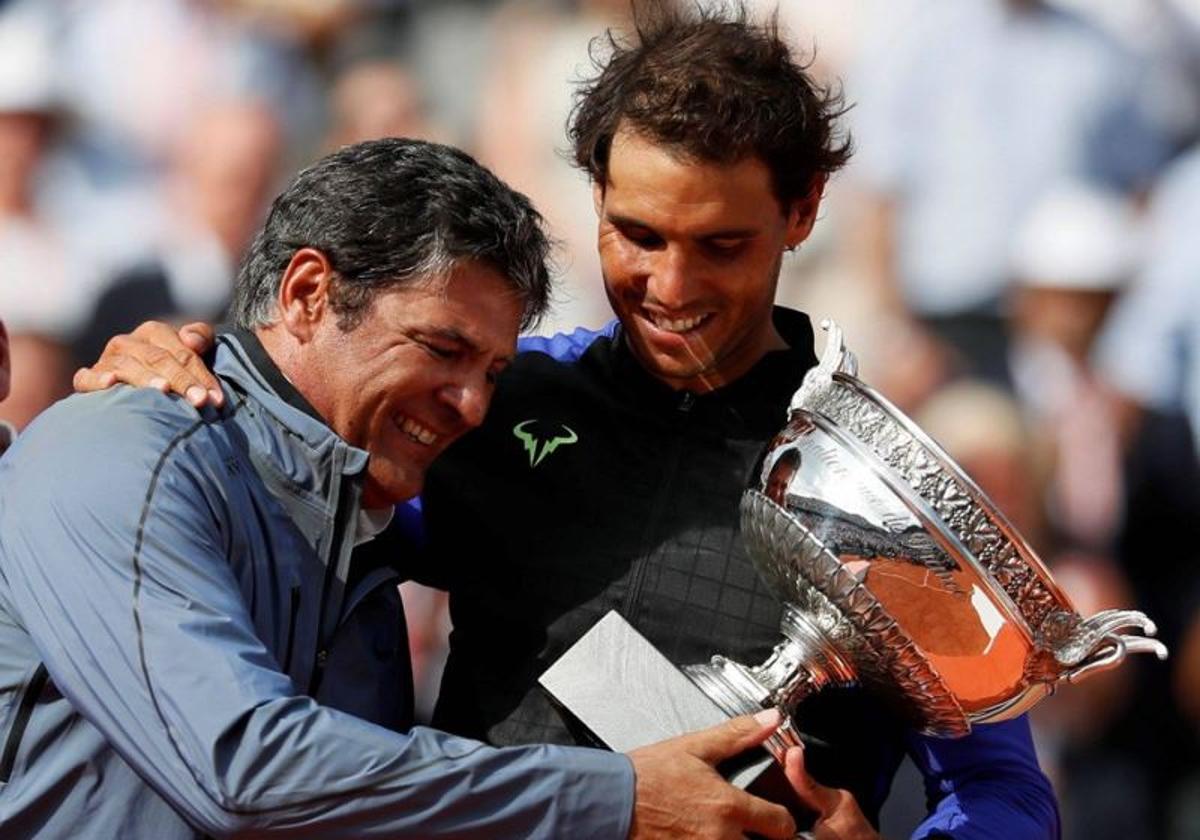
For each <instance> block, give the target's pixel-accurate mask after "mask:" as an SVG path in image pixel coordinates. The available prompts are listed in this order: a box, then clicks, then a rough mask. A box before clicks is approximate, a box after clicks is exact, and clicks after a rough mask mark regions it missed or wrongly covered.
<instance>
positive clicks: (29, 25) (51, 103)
mask: <svg viewBox="0 0 1200 840" xmlns="http://www.w3.org/2000/svg"><path fill="white" fill-rule="evenodd" d="M52 71H53V54H52V49H51V33H50V30H49V28H48V27H47V26H46V23H45V20H44V19H43V18H41V17H40V16H38V15H35V14H33V13H32V12H31V11H29V9H28V8H25V7H19V6H18V7H13V8H5V9H3V10H0V263H2V265H3V269H0V271H2V272H3V274H2V277H3V279H2V280H0V312H3V313H4V315H5V318H6V320H7V322H8V330H9V335H8V339H7V343H8V346H7V348H6V351H5V361H6V363H9V364H11V366H12V369H13V371H15V373H14V375H13V378H12V382H13V384H12V387H11V394H10V398H9V399H8V400H7V402H5V404H4V405H3V407H0V418H3V419H4V420H6V421H8V422H9V423H11V424H12V425H13V426H15V427H16V428H18V429H21V428H23V427H24V426H25V425H26V424H27V423H28V422H29V420H30V419H32V418H33V417H34V416H35V415H36V414H37V413H38V412H40V411H41V410H42V409H43V408H45V407H46V406H47V405H49V404H50V403H51V402H53V401H54V400H56V399H58V398H59V397H62V396H65V395H66V393H67V392H68V391H69V386H70V364H69V361H68V357H67V353H66V349H65V346H64V342H65V341H66V339H67V337H68V336H69V335H70V334H71V333H72V332H73V330H74V329H76V328H77V326H78V325H79V323H80V320H81V319H82V317H83V314H84V311H85V306H86V301H85V300H84V298H83V296H82V295H81V294H80V292H79V290H78V289H75V288H73V287H72V286H71V285H70V284H69V282H68V274H69V272H68V259H67V256H66V253H65V248H64V247H63V243H62V242H61V239H60V237H59V236H58V234H57V232H56V231H54V230H53V229H52V228H51V227H50V225H49V224H48V223H47V222H46V220H45V219H44V218H43V217H42V216H41V214H40V213H39V211H38V208H37V206H36V201H35V193H36V189H37V184H38V179H39V176H40V175H41V174H42V165H43V161H44V158H45V154H46V150H47V148H48V146H49V142H50V138H51V135H52V132H53V129H54V127H55V125H56V124H57V122H58V120H59V106H58V99H57V91H56V90H55V87H54V83H53V79H54V73H53V72H52Z"/></svg>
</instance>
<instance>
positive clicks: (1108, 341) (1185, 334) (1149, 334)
mask: <svg viewBox="0 0 1200 840" xmlns="http://www.w3.org/2000/svg"><path fill="white" fill-rule="evenodd" d="M1198 229H1200V145H1198V146H1196V147H1195V148H1194V149H1193V150H1192V151H1191V152H1190V153H1189V154H1187V155H1185V156H1184V157H1183V158H1181V159H1180V160H1179V161H1177V162H1176V163H1175V164H1174V165H1173V166H1172V167H1171V169H1170V170H1169V171H1168V172H1167V173H1166V174H1165V175H1164V176H1163V178H1162V181H1161V182H1160V184H1159V186H1158V188H1157V189H1156V191H1155V194H1154V196H1153V200H1152V203H1151V207H1150V218H1149V221H1148V231H1147V246H1148V247H1147V252H1146V253H1147V261H1148V262H1147V265H1146V268H1145V271H1144V272H1143V273H1142V275H1141V276H1140V277H1139V278H1138V281H1137V282H1136V283H1135V284H1133V286H1132V288H1131V289H1130V290H1129V293H1128V294H1127V295H1126V296H1125V298H1124V299H1123V300H1122V301H1121V304H1120V306H1119V307H1118V308H1117V309H1116V311H1115V312H1114V313H1113V319H1112V323H1111V324H1110V326H1109V328H1108V329H1107V330H1106V332H1105V334H1104V336H1103V337H1102V340H1101V344H1100V348H1099V356H1100V358H1099V364H1100V366H1101V368H1102V370H1103V371H1104V374H1105V376H1106V377H1107V378H1108V379H1109V381H1111V382H1112V383H1113V385H1114V386H1115V387H1116V388H1117V389H1118V391H1119V392H1120V393H1121V394H1122V395H1124V396H1125V397H1126V398H1127V399H1128V400H1130V401H1131V402H1132V403H1133V404H1135V405H1137V406H1142V407H1146V408H1153V409H1156V410H1159V411H1163V412H1183V413H1184V414H1186V415H1187V416H1188V418H1189V420H1190V421H1191V424H1192V430H1193V434H1194V435H1195V439H1196V442H1197V444H1200V281H1198V280H1197V278H1198V277H1200V236H1197V235H1196V231H1197V230H1198Z"/></svg>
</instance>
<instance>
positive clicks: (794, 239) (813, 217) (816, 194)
mask: <svg viewBox="0 0 1200 840" xmlns="http://www.w3.org/2000/svg"><path fill="white" fill-rule="evenodd" d="M825 180H826V176H825V175H824V173H822V174H820V175H817V176H816V177H815V178H813V181H812V184H811V185H809V188H808V192H807V193H805V194H804V196H803V197H801V198H798V199H796V200H795V201H793V202H792V205H791V207H789V208H788V211H787V215H788V220H787V226H788V229H787V236H786V238H785V239H786V242H787V249H788V250H789V251H790V250H792V249H793V248H795V247H797V246H798V245H800V243H801V242H803V241H804V240H806V239H808V236H809V234H811V233H812V229H813V225H814V224H815V223H816V221H817V211H819V210H820V209H821V199H822V198H823V197H824V196H825Z"/></svg>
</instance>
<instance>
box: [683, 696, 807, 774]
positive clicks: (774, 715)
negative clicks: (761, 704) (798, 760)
mask: <svg viewBox="0 0 1200 840" xmlns="http://www.w3.org/2000/svg"><path fill="white" fill-rule="evenodd" d="M782 720H783V718H782V717H781V716H780V713H779V710H778V709H776V708H770V709H763V710H762V711H761V712H759V713H758V714H754V715H742V716H741V717H735V718H732V719H730V720H727V721H725V722H724V723H719V724H717V725H716V726H713V727H711V728H709V729H702V730H700V731H699V732H693V733H692V734H691V735H687V736H685V738H686V739H687V742H688V743H687V746H686V749H687V751H688V752H690V753H691V754H692V755H694V756H696V757H697V758H699V759H702V760H704V761H706V762H708V763H709V764H717V763H718V762H721V761H724V760H725V759H727V758H729V757H730V756H734V755H737V754H738V753H742V752H745V751H746V750H748V749H750V748H752V747H757V746H759V745H760V744H762V743H763V742H764V741H766V740H767V739H768V738H770V737H771V735H772V734H773V733H774V732H775V730H776V729H778V728H779V724H780V722H781V721H782Z"/></svg>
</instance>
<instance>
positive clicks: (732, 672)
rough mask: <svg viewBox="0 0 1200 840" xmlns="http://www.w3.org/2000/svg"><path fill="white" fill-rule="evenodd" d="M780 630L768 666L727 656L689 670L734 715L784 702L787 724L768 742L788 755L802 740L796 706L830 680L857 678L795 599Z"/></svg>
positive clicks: (841, 682) (778, 753)
mask: <svg viewBox="0 0 1200 840" xmlns="http://www.w3.org/2000/svg"><path fill="white" fill-rule="evenodd" d="M780 630H781V631H782V632H783V636H784V640H783V641H782V642H780V643H779V644H777V645H776V646H775V649H774V650H773V651H772V652H771V655H770V656H769V657H767V660H766V661H765V662H763V664H762V665H759V666H757V667H753V668H751V667H747V666H745V665H742V664H741V663H740V662H735V661H733V660H732V659H728V658H726V657H724V656H714V657H713V658H712V660H711V661H709V662H708V663H707V664H704V665H689V666H687V667H685V668H684V669H683V671H684V673H685V674H687V675H688V677H690V678H691V680H692V682H694V683H695V684H696V685H697V686H698V687H699V688H700V690H701V691H703V692H704V693H705V694H706V695H707V696H708V697H709V699H710V700H712V701H713V702H714V703H716V704H717V706H719V707H720V708H721V710H722V711H723V712H725V713H726V714H728V715H729V716H731V717H735V716H737V715H744V714H753V713H755V712H759V711H762V710H763V709H769V708H771V707H772V706H775V707H778V708H779V709H780V711H782V712H783V713H784V721H785V723H784V725H783V726H782V727H781V728H780V730H779V732H777V733H776V735H775V736H773V737H772V738H771V740H770V741H768V742H767V748H768V749H770V750H771V753H772V754H773V755H774V756H775V757H776V758H777V759H780V760H782V758H783V752H784V750H786V748H787V747H788V746H793V745H797V744H799V740H798V738H797V736H796V734H795V731H794V729H793V728H792V726H791V716H792V713H793V712H794V711H795V708H796V707H797V706H798V705H799V704H800V703H801V701H803V700H804V698H806V697H808V696H809V695H810V694H813V693H814V692H816V691H819V690H820V689H822V688H824V687H825V686H827V685H848V684H850V683H853V682H855V681H856V679H857V675H856V673H855V671H854V668H853V666H852V665H851V663H850V661H849V660H848V659H847V658H846V657H845V656H843V655H842V653H841V652H840V651H838V649H837V648H836V647H835V646H834V645H833V643H832V642H831V641H830V640H829V638H828V637H827V636H826V635H825V633H823V632H822V631H821V630H820V628H818V627H817V626H816V625H815V624H814V623H813V622H812V621H810V620H809V619H808V618H807V617H806V616H805V615H804V614H803V613H802V612H800V610H799V609H797V608H796V607H795V606H794V605H792V604H784V614H783V619H782V621H781V622H780Z"/></svg>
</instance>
